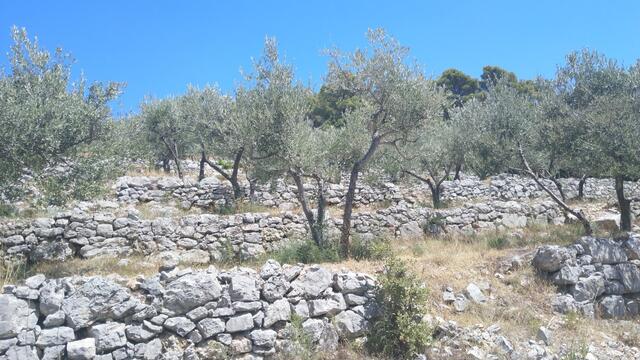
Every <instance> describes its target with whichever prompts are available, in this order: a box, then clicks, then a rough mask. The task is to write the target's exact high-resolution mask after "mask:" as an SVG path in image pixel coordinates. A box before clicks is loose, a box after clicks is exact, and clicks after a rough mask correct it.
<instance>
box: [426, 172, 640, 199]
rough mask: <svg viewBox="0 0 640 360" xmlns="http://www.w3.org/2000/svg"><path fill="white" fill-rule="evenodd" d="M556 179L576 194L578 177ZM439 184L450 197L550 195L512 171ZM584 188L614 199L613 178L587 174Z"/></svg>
mask: <svg viewBox="0 0 640 360" xmlns="http://www.w3.org/2000/svg"><path fill="white" fill-rule="evenodd" d="M542 182H543V184H544V185H545V186H546V187H547V188H548V189H550V190H551V191H553V192H554V193H555V194H556V195H559V192H558V190H557V187H556V185H555V184H554V183H553V182H552V181H551V180H542ZM558 182H559V183H560V185H561V186H562V190H563V192H564V194H565V196H566V197H567V198H568V199H572V198H575V197H577V196H578V183H579V182H580V179H576V178H562V179H559V180H558ZM442 187H443V194H442V198H443V200H451V201H455V200H458V201H465V200H472V199H498V200H525V199H538V198H548V197H549V195H548V194H547V193H546V192H545V191H544V190H543V189H542V188H541V187H540V186H538V184H536V182H535V181H534V180H533V179H531V178H529V177H526V176H521V175H514V174H499V175H495V176H492V177H490V178H489V179H488V180H486V181H481V180H479V179H477V178H473V177H469V178H465V179H462V180H454V181H444V182H443V183H442ZM422 191H423V192H425V193H428V192H429V190H428V188H427V187H426V186H422ZM583 191H584V197H585V198H586V199H594V200H614V199H615V198H616V194H615V187H614V181H613V179H593V178H589V179H587V180H586V182H585V185H584V190H583ZM625 192H626V194H627V196H628V197H635V196H638V195H640V183H639V182H631V181H628V182H626V183H625Z"/></svg>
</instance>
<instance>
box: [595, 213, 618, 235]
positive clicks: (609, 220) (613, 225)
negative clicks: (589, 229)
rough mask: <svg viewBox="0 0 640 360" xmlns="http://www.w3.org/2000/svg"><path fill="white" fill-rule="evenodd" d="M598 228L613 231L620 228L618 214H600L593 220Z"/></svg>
mask: <svg viewBox="0 0 640 360" xmlns="http://www.w3.org/2000/svg"><path fill="white" fill-rule="evenodd" d="M593 223H594V224H595V225H596V227H597V228H598V230H603V231H608V232H615V231H618V230H620V214H614V213H606V214H601V215H599V216H598V217H597V218H595V219H594V220H593Z"/></svg>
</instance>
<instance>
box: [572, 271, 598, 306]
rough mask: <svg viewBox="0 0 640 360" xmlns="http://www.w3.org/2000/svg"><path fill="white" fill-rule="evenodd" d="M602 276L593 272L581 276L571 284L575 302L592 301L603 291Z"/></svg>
mask: <svg viewBox="0 0 640 360" xmlns="http://www.w3.org/2000/svg"><path fill="white" fill-rule="evenodd" d="M604 290H605V287H604V277H602V275H600V274H597V273H596V274H593V275H591V276H589V277H586V278H582V279H580V280H578V282H577V283H576V284H575V285H574V286H573V291H572V295H573V298H574V299H575V300H576V301H577V302H592V301H594V300H595V299H596V298H597V297H598V296H600V295H602V294H603V293H604Z"/></svg>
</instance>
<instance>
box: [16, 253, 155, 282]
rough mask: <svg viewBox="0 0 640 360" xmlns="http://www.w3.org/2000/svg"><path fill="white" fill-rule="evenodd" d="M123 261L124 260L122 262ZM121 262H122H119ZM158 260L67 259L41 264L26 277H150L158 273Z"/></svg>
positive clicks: (114, 258) (140, 257)
mask: <svg viewBox="0 0 640 360" xmlns="http://www.w3.org/2000/svg"><path fill="white" fill-rule="evenodd" d="M123 259H124V260H123ZM121 260H123V261H122V262H121ZM159 265H160V262H159V260H157V259H152V258H148V257H143V256H131V257H127V258H120V257H108V256H103V257H96V258H91V259H69V260H66V261H64V262H59V261H52V262H42V263H38V264H35V265H33V266H32V267H30V268H29V270H28V274H27V276H30V275H33V274H40V273H41V274H45V275H46V276H47V278H61V277H67V276H78V275H79V276H94V275H110V274H118V275H120V276H124V277H129V278H133V277H135V276H137V275H145V276H148V275H152V274H155V273H157V272H158V267H159Z"/></svg>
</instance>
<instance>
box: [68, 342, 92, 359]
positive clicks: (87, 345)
mask: <svg viewBox="0 0 640 360" xmlns="http://www.w3.org/2000/svg"><path fill="white" fill-rule="evenodd" d="M95 357H96V341H95V339H94V338H85V339H82V340H78V341H73V342H70V343H68V344H67V358H68V359H69V360H91V359H93V358H95Z"/></svg>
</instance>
